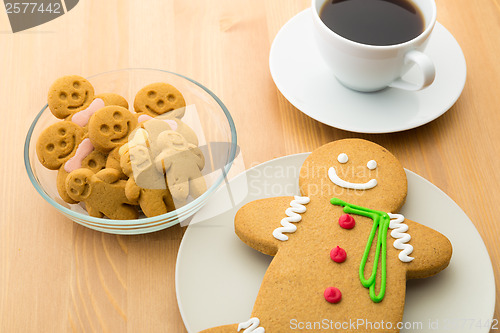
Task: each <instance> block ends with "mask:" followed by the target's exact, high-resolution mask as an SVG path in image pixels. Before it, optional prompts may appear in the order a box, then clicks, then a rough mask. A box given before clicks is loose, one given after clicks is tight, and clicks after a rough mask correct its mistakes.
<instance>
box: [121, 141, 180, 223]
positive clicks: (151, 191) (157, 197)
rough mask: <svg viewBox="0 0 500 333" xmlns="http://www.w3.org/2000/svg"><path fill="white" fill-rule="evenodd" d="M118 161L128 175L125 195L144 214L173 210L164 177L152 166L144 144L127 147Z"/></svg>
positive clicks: (159, 213)
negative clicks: (134, 202)
mask: <svg viewBox="0 0 500 333" xmlns="http://www.w3.org/2000/svg"><path fill="white" fill-rule="evenodd" d="M120 162H121V167H122V170H123V172H124V173H125V174H126V175H127V176H128V177H129V178H128V180H127V185H126V187H125V195H126V196H127V198H128V199H129V200H131V201H136V202H138V204H139V205H140V207H141V209H142V212H143V213H144V215H146V216H147V217H152V216H157V215H161V214H166V213H168V212H170V211H172V210H175V206H174V201H173V199H172V195H171V194H170V191H169V190H168V187H167V186H166V182H165V177H164V176H163V173H160V172H158V171H157V170H156V168H155V167H154V165H153V161H152V159H151V155H150V151H149V150H148V149H147V147H146V146H145V145H144V146H143V145H137V146H133V147H131V148H130V151H129V150H128V149H127V150H126V151H125V152H124V153H123V155H122V156H121V159H120ZM136 178H137V179H138V180H137V181H136Z"/></svg>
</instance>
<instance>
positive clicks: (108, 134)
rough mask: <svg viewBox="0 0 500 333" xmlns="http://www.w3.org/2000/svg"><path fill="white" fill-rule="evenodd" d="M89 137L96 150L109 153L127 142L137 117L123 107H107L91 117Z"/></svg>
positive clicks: (135, 124)
mask: <svg viewBox="0 0 500 333" xmlns="http://www.w3.org/2000/svg"><path fill="white" fill-rule="evenodd" d="M88 126H89V127H88V133H89V134H88V135H89V138H90V141H91V142H92V144H93V145H94V147H95V149H97V150H99V151H101V152H104V153H108V152H110V151H111V150H113V149H114V148H119V147H120V146H122V145H123V144H124V143H126V142H127V140H128V136H129V134H130V133H131V132H132V131H133V130H134V129H135V127H136V126H137V117H136V115H134V114H133V113H131V112H130V111H129V110H127V109H125V108H124V107H121V106H105V107H104V108H102V109H100V110H98V111H97V112H95V113H94V114H93V115H92V117H90V121H89V125H88Z"/></svg>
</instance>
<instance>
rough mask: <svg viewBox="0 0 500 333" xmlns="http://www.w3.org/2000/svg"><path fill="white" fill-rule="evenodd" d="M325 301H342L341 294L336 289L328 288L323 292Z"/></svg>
mask: <svg viewBox="0 0 500 333" xmlns="http://www.w3.org/2000/svg"><path fill="white" fill-rule="evenodd" d="M324 296H325V299H326V300H327V302H329V303H334V304H335V303H338V302H340V300H341V299H342V293H341V292H340V290H339V289H338V288H335V287H328V288H326V289H325V292H324Z"/></svg>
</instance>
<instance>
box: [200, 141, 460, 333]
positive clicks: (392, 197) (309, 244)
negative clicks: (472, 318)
mask: <svg viewBox="0 0 500 333" xmlns="http://www.w3.org/2000/svg"><path fill="white" fill-rule="evenodd" d="M299 187H300V193H301V195H300V196H295V197H278V198H270V199H262V200H257V201H253V202H250V203H249V204H247V205H245V206H243V207H242V208H241V209H240V210H239V211H238V212H237V214H236V217H235V232H236V234H237V235H238V237H239V238H240V239H241V240H242V241H243V242H245V243H246V244H247V245H249V246H251V247H252V248H254V249H256V250H258V251H260V252H262V253H265V254H268V255H272V256H274V258H273V261H272V262H271V265H270V266H269V268H268V270H267V272H266V274H265V276H264V279H263V281H262V285H261V288H260V290H259V293H258V296H257V300H256V302H255V305H254V307H253V310H252V313H251V314H249V320H248V321H246V322H242V323H240V324H233V325H228V326H222V327H217V328H213V329H208V330H205V331H203V332H218V333H220V332H239V331H243V330H244V332H264V331H266V332H295V331H297V329H296V328H295V329H294V327H293V325H291V320H292V319H294V320H296V321H297V322H303V323H304V322H317V321H321V320H323V319H325V318H326V319H328V320H329V321H330V320H331V321H333V322H340V323H342V322H346V321H347V322H349V320H352V321H356V320H357V319H362V320H365V322H372V323H381V322H384V323H385V326H384V327H385V329H384V330H380V329H375V328H369V327H368V328H367V327H363V328H362V329H360V330H357V329H352V328H350V326H347V327H344V328H337V329H336V330H335V331H336V332H358V331H362V332H365V333H366V332H381V331H383V332H399V330H398V329H397V323H398V322H401V321H402V318H403V308H404V303H405V288H406V281H407V280H408V279H416V278H425V277H428V276H431V275H434V274H436V273H438V272H440V271H441V270H443V269H444V268H446V267H447V266H448V264H449V261H450V259H451V254H452V247H451V243H450V242H449V240H448V239H447V238H446V237H445V236H443V235H442V234H440V233H439V232H437V231H435V230H432V229H430V228H428V227H425V226H423V225H421V224H419V223H416V222H413V221H411V220H408V219H406V218H405V217H404V216H402V215H400V214H396V213H397V212H398V210H399V209H400V208H401V207H402V206H403V204H404V202H405V198H406V193H407V180H406V175H405V172H404V169H403V167H402V166H401V164H400V163H399V161H398V160H397V159H396V158H395V157H394V156H393V155H392V154H391V153H389V152H388V151H387V150H386V149H385V148H383V147H381V146H379V145H377V144H374V143H371V142H369V141H365V140H359V139H346V140H340V141H335V142H331V143H329V144H326V145H324V146H322V147H320V148H318V149H317V150H315V151H314V152H313V153H312V154H311V155H310V156H309V157H308V158H307V159H306V160H305V162H304V164H303V166H302V168H301V170H300V176H299ZM422 209H425V207H422Z"/></svg>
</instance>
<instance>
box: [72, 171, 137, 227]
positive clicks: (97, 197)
mask: <svg viewBox="0 0 500 333" xmlns="http://www.w3.org/2000/svg"><path fill="white" fill-rule="evenodd" d="M125 185H126V181H125V180H121V179H120V173H119V171H118V170H115V169H103V170H101V171H99V172H98V173H94V172H92V171H91V170H89V169H85V168H81V169H77V170H75V171H72V172H71V173H70V174H69V175H68V177H67V178H66V191H67V192H68V195H69V196H70V197H71V198H72V199H73V200H75V201H77V202H78V201H83V202H84V203H85V209H86V210H87V212H88V213H89V215H90V216H94V217H103V216H107V217H109V218H110V219H116V220H132V219H136V218H137V217H138V216H139V213H138V211H137V208H136V207H135V206H134V204H135V202H133V201H130V200H128V199H127V197H126V196H125Z"/></svg>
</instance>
